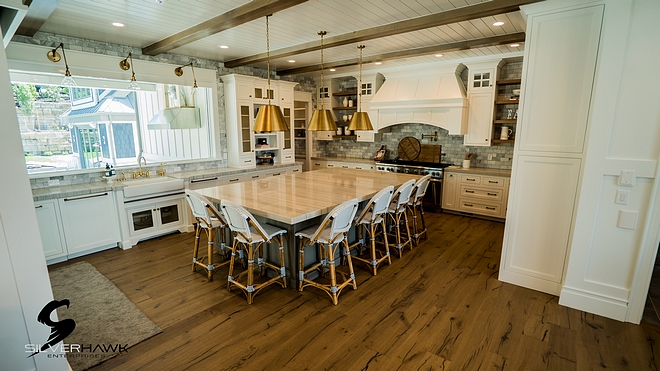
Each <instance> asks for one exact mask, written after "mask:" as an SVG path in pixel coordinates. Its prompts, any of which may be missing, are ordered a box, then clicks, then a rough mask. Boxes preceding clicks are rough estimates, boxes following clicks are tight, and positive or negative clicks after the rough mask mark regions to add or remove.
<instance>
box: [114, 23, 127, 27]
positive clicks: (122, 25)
mask: <svg viewBox="0 0 660 371" xmlns="http://www.w3.org/2000/svg"><path fill="white" fill-rule="evenodd" d="M112 25H113V26H115V27H124V24H123V23H119V22H112Z"/></svg>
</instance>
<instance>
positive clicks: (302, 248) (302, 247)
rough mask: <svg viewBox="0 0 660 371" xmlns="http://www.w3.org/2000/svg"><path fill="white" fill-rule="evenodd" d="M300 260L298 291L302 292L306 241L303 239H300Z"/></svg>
mask: <svg viewBox="0 0 660 371" xmlns="http://www.w3.org/2000/svg"><path fill="white" fill-rule="evenodd" d="M298 259H299V260H298V291H301V292H302V290H303V283H304V280H305V239H304V238H303V237H299V243H298Z"/></svg>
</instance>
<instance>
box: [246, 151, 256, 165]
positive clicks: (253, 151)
mask: <svg viewBox="0 0 660 371" xmlns="http://www.w3.org/2000/svg"><path fill="white" fill-rule="evenodd" d="M252 152H254V151H252ZM244 162H245V163H248V162H252V160H245V161H244Z"/></svg>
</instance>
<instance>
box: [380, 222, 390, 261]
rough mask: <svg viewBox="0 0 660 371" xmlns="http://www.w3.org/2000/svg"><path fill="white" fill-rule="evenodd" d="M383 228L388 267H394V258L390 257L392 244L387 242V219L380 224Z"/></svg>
mask: <svg viewBox="0 0 660 371" xmlns="http://www.w3.org/2000/svg"><path fill="white" fill-rule="evenodd" d="M380 224H381V227H382V228H383V242H385V253H386V254H387V265H392V257H391V256H390V244H389V243H388V242H387V230H386V229H385V228H386V225H385V218H383V220H382V221H381V222H380Z"/></svg>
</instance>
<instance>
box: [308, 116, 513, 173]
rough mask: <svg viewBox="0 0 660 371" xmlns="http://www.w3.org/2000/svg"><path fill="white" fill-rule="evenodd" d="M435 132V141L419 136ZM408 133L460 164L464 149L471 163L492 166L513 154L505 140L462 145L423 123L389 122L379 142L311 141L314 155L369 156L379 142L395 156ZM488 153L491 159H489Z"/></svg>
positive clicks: (507, 162) (504, 165)
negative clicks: (496, 142) (389, 128)
mask: <svg viewBox="0 0 660 371" xmlns="http://www.w3.org/2000/svg"><path fill="white" fill-rule="evenodd" d="M435 131H437V132H438V141H437V142H433V141H431V140H430V139H424V140H422V139H421V138H422V134H433V132H435ZM407 136H411V137H415V138H417V139H420V142H421V143H422V144H432V145H442V153H445V156H443V158H442V162H444V163H450V164H454V165H461V164H462V163H463V160H464V159H465V155H466V154H467V153H472V154H474V156H472V161H471V164H470V166H472V167H485V168H491V169H511V159H512V158H513V144H509V143H505V144H498V145H494V146H490V147H475V146H465V145H463V136H462V135H449V132H448V131H447V130H444V129H441V128H438V127H436V126H432V125H426V124H413V123H410V124H401V125H395V126H392V131H391V132H390V133H383V140H382V142H379V143H365V142H357V141H356V140H355V139H337V140H332V141H314V151H313V152H314V154H313V155H314V156H317V157H351V158H363V159H370V158H373V157H374V155H375V154H376V151H377V150H378V149H379V148H380V146H381V145H385V148H386V149H387V156H386V158H387V159H394V158H395V157H396V156H397V146H398V144H399V141H400V140H401V139H402V138H404V137H407ZM489 156H490V158H491V159H490V160H489Z"/></svg>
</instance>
